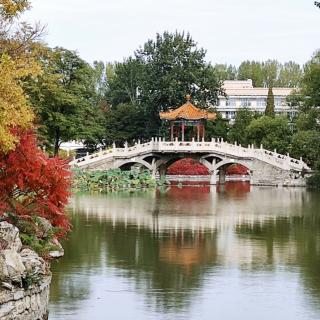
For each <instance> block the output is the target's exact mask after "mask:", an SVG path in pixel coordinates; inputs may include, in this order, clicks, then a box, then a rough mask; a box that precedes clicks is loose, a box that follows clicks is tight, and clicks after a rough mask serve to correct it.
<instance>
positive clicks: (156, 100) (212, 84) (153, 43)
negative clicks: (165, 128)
mask: <svg viewBox="0 0 320 320" xmlns="http://www.w3.org/2000/svg"><path fill="white" fill-rule="evenodd" d="M135 57H136V59H137V60H138V61H139V62H140V63H141V64H142V65H143V72H142V74H143V77H142V79H141V81H140V85H139V100H140V104H141V106H142V107H143V108H144V110H145V112H146V115H145V116H146V120H147V121H148V122H147V123H146V132H147V134H148V135H149V136H150V135H153V134H157V133H158V129H159V126H160V120H159V115H158V113H159V111H163V110H167V109H168V108H172V107H177V106H180V105H181V103H182V102H183V101H184V99H185V95H186V94H191V95H192V97H193V101H194V102H195V103H196V104H198V105H199V106H200V107H208V106H210V105H212V104H216V103H217V99H218V94H219V92H220V83H219V81H218V79H217V77H216V75H215V73H214V72H213V70H212V67H211V66H210V65H209V64H207V63H206V62H205V61H204V58H205V51H204V50H203V49H202V48H201V49H198V48H197V45H196V43H195V42H194V40H193V39H192V38H191V36H190V35H189V34H186V35H185V34H184V33H177V32H176V33H174V34H171V33H168V32H165V33H163V34H162V35H160V34H157V36H156V39H155V40H149V41H148V42H146V43H145V44H144V46H143V47H142V48H141V49H139V50H137V51H136V52H135Z"/></svg>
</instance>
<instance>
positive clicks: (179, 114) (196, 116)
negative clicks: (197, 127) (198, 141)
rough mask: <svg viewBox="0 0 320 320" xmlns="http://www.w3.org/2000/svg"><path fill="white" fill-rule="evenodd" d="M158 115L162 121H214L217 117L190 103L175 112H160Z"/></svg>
mask: <svg viewBox="0 0 320 320" xmlns="http://www.w3.org/2000/svg"><path fill="white" fill-rule="evenodd" d="M159 115H160V119H163V120H177V119H186V120H200V119H207V120H215V119H216V117H217V115H216V114H215V113H213V112H208V111H207V110H203V109H199V108H197V107H196V106H194V105H193V104H192V103H191V102H190V101H187V102H186V103H185V104H184V105H182V106H181V107H179V108H177V109H175V110H171V111H167V112H160V113H159Z"/></svg>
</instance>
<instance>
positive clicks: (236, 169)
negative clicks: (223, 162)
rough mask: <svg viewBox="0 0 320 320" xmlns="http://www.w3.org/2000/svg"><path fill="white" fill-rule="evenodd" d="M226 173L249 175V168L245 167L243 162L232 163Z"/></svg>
mask: <svg viewBox="0 0 320 320" xmlns="http://www.w3.org/2000/svg"><path fill="white" fill-rule="evenodd" d="M226 174H227V175H230V176H232V175H240V176H242V175H247V174H248V169H247V168H246V167H244V166H243V165H241V164H232V165H231V166H229V167H228V168H227V170H226Z"/></svg>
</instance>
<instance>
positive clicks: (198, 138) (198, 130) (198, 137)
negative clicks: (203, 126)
mask: <svg viewBox="0 0 320 320" xmlns="http://www.w3.org/2000/svg"><path fill="white" fill-rule="evenodd" d="M197 141H198V142H199V141H200V125H199V124H197Z"/></svg>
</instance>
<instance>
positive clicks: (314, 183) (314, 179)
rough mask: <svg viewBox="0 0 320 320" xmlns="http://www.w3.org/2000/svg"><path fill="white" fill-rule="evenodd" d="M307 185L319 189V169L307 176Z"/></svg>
mask: <svg viewBox="0 0 320 320" xmlns="http://www.w3.org/2000/svg"><path fill="white" fill-rule="evenodd" d="M307 186H308V187H310V188H315V189H320V171H316V173H314V174H313V175H312V176H311V177H309V178H307Z"/></svg>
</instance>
